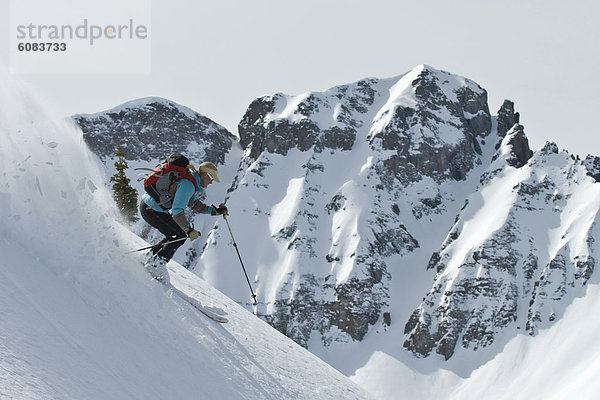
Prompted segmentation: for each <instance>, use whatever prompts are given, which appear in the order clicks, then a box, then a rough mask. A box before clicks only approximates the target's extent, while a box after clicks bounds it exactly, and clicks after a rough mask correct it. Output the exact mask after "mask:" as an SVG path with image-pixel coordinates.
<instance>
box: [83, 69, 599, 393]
mask: <svg viewBox="0 0 600 400" xmlns="http://www.w3.org/2000/svg"><path fill="white" fill-rule="evenodd" d="M161 102H167V101H166V100H161ZM138 103H139V102H138ZM142 103H144V102H142ZM135 104H137V103H134V105H135ZM177 107H181V106H177ZM119 108H120V107H119ZM134 108H135V107H134ZM142 108H143V106H142ZM110 113H112V114H118V112H116V111H115V112H113V111H111V112H110ZM103 118H104V117H103ZM140 121H141V125H140V128H138V129H140V131H144V132H150V131H151V129H152V126H153V125H152V124H153V123H151V124H148V126H147V127H145V125H144V124H145V122H144V121H146V120H145V119H141V120H140ZM78 122H79V124H80V126H82V128H83V129H84V134H85V135H88V134H93V132H94V130H95V129H97V128H96V127H93V126H91V125H85V124H82V123H81V121H78ZM132 123H133V124H135V121H133V122H132ZM171 123H172V124H175V125H176V124H177V120H173V119H172V120H171ZM102 129H104V128H102ZM105 131H106V130H105ZM106 132H108V131H106ZM227 137H229V136H227ZM115 143H117V141H115ZM204 145H205V144H204ZM194 146H195V145H194ZM201 146H202V145H200V147H201ZM224 157H225V158H224V160H225V161H224V165H223V166H222V168H223V169H224V170H225V171H227V172H226V174H227V178H226V179H223V183H222V184H221V186H220V187H216V188H213V187H211V188H210V189H217V190H216V191H215V192H213V193H214V195H215V197H213V198H215V200H214V201H213V200H211V201H212V202H215V203H216V202H220V201H222V199H223V198H227V206H228V207H229V210H230V218H229V221H230V223H231V228H232V230H233V232H234V233H235V238H236V241H237V243H238V245H239V250H240V252H241V255H242V257H243V260H244V264H245V266H246V268H247V269H248V272H249V275H250V278H251V283H252V285H253V287H254V288H255V289H256V291H257V294H258V298H259V304H258V306H257V307H253V306H252V305H251V302H250V296H249V291H248V286H247V284H246V281H245V279H244V278H243V275H242V271H241V269H240V266H239V260H238V259H237V256H236V254H235V251H234V250H233V249H232V247H231V236H230V234H229V231H228V229H227V226H226V225H224V221H222V220H221V219H217V220H216V223H215V224H214V226H213V222H214V221H215V220H210V219H207V218H206V217H198V218H196V221H197V222H196V223H197V225H198V224H202V223H204V224H205V225H204V226H203V229H202V231H203V233H205V235H204V236H203V239H202V241H200V244H199V245H196V247H195V249H194V251H192V252H190V251H188V252H187V253H186V254H178V255H177V256H176V257H180V259H178V260H179V261H181V262H184V263H185V265H186V266H187V267H189V268H190V270H191V271H193V272H194V273H195V274H197V275H199V276H200V277H202V278H204V279H205V280H206V281H208V282H210V283H211V284H212V285H214V286H215V287H216V288H218V289H219V290H221V291H222V292H223V293H225V294H226V295H227V296H229V297H230V298H232V299H234V300H236V301H237V302H238V303H240V304H241V305H242V306H244V307H245V308H246V309H248V310H251V311H252V312H255V313H256V314H258V315H259V316H261V317H262V318H264V319H265V320H266V321H268V322H269V323H270V324H271V325H272V326H274V327H276V328H277V329H278V330H279V331H281V332H283V333H285V335H287V336H289V337H291V338H292V339H293V340H294V341H296V342H297V343H299V344H301V345H302V346H305V347H307V348H308V349H309V350H311V351H312V352H313V353H315V354H317V355H318V356H319V357H321V358H322V359H323V360H326V361H327V362H329V363H330V364H331V365H333V366H334V367H336V368H337V369H338V370H340V371H342V372H344V373H345V374H346V375H354V376H353V379H354V380H355V381H356V382H358V383H360V384H361V385H363V386H364V387H366V388H368V389H369V390H370V391H371V392H373V393H376V394H377V395H379V396H381V398H386V399H387V398H389V399H396V398H411V399H415V398H424V399H425V398H427V399H435V398H440V399H441V398H454V397H452V396H456V397H455V398H461V399H463V398H481V395H482V394H485V391H484V389H482V388H486V387H490V386H493V387H497V388H498V389H497V390H496V392H494V393H495V394H494V395H492V394H487V395H488V396H490V397H489V398H494V399H495V398H501V397H502V396H504V395H505V394H506V395H507V396H508V394H512V395H513V396H514V395H515V393H518V392H517V391H516V390H512V391H508V392H506V393H504V392H502V389H501V385H500V384H499V383H498V382H504V383H508V382H510V377H512V379H518V377H519V373H521V374H526V373H529V371H528V370H527V366H531V365H536V363H539V362H540V360H542V359H543V357H547V358H548V360H556V362H565V363H566V364H567V366H566V367H565V368H569V370H568V371H566V372H565V371H563V370H562V369H561V368H560V367H555V366H554V367H553V366H552V363H548V364H545V365H544V367H543V368H541V369H540V372H539V373H538V374H537V376H536V380H535V382H534V383H533V385H535V386H536V387H537V388H538V389H537V390H538V392H540V393H541V392H543V393H547V394H548V395H549V396H558V394H559V393H560V391H559V390H556V386H553V385H547V386H545V387H544V388H541V386H543V385H544V382H543V381H544V376H545V375H544V374H545V373H546V374H549V375H552V376H555V375H558V374H561V373H562V374H565V375H567V376H569V377H571V378H572V379H576V380H577V382H579V383H578V385H583V384H584V383H585V384H587V385H590V387H592V389H591V392H589V393H588V392H586V391H585V390H578V391H577V393H578V394H579V395H584V397H585V395H589V394H590V393H592V396H591V397H589V398H593V397H594V396H593V393H596V389H599V390H600V388H597V385H595V384H593V378H592V377H593V374H594V373H595V372H597V369H589V368H588V369H587V370H586V371H587V372H586V374H585V375H584V376H583V377H574V372H573V371H572V370H573V369H575V368H584V367H585V366H586V364H585V363H586V361H585V360H588V361H589V360H590V357H592V356H588V355H585V356H583V355H582V354H583V353H584V352H585V349H586V348H589V349H592V350H591V351H592V354H600V353H598V352H597V351H596V350H594V349H596V347H597V346H594V344H593V341H592V339H591V338H590V336H589V335H585V336H584V337H582V341H577V340H575V339H573V340H571V339H569V340H565V338H567V337H569V332H570V330H571V329H573V328H572V325H573V324H574V322H575V321H576V319H577V317H578V316H581V315H585V314H586V313H589V312H590V310H592V309H593V306H594V304H596V303H597V299H598V297H597V292H598V290H597V285H598V282H599V280H598V278H597V276H598V274H597V273H594V268H595V260H596V258H597V253H598V250H599V249H598V246H597V244H596V240H597V237H598V233H599V232H598V228H597V224H596V219H597V214H598V209H599V208H600V203H599V201H600V200H599V196H598V193H597V191H598V190H599V189H598V185H597V182H598V181H599V180H600V159H599V158H597V157H594V156H588V157H587V158H586V159H585V160H581V159H579V157H575V156H572V155H570V154H569V153H568V152H566V151H560V150H559V149H558V146H557V145H556V144H553V143H547V144H546V145H545V146H544V147H543V148H541V149H539V150H537V151H535V152H533V151H532V150H531V149H530V147H529V144H528V141H527V137H526V135H525V129H524V127H523V126H522V125H520V124H519V114H518V113H517V112H515V109H514V104H513V103H512V102H510V101H505V103H504V104H503V105H502V106H501V107H500V110H498V112H497V114H495V115H492V114H491V113H490V111H489V107H488V103H487V93H486V91H485V90H484V89H483V88H482V87H481V86H479V85H478V84H477V83H475V82H473V81H471V80H469V79H466V78H463V77H460V76H457V75H454V74H450V73H448V72H444V71H440V70H437V69H435V68H432V67H430V66H427V65H421V66H418V67H416V68H414V69H413V70H412V71H409V72H408V73H406V74H403V75H400V76H397V77H393V78H388V79H375V78H368V79H363V80H360V81H358V82H355V83H351V84H347V85H341V86H336V87H334V88H331V89H329V90H327V91H324V92H310V93H304V94H301V95H297V96H290V95H285V94H281V93H278V94H274V95H271V96H263V97H261V98H258V99H256V100H255V101H253V102H252V103H251V104H250V105H249V107H248V109H247V111H246V113H245V114H244V115H243V117H242V119H241V121H240V124H239V144H236V143H233V144H232V145H231V150H230V151H228V152H226V155H225V156H224ZM132 160H133V162H134V163H135V162H137V161H136V160H138V161H139V160H140V158H139V157H137V158H134V159H132ZM156 160H157V161H158V159H156ZM107 164H109V163H107ZM213 186H214V185H213ZM209 196H211V194H210V193H209ZM190 254H191V257H190ZM181 258H185V261H184V260H183V259H181ZM594 296H595V297H594ZM581 326H582V327H584V326H585V327H589V329H593V326H595V324H594V323H593V321H588V322H586V323H582V325H581ZM560 340H563V341H566V342H568V343H569V345H570V346H572V347H573V349H574V352H575V353H574V355H573V356H572V357H569V355H568V354H565V353H560V354H556V355H555V356H554V355H553V356H549V355H548V354H544V351H543V347H542V346H543V345H542V344H540V343H556V342H557V341H560ZM586 346H587V347H586ZM504 350H506V351H504ZM573 358H577V361H575V360H573ZM585 368H587V367H585ZM504 369H509V370H510V373H508V374H504V375H503V377H504V378H503V379H500V380H498V379H497V374H498V373H499V372H500V371H502V370H504ZM550 379H551V378H550ZM581 382H584V383H581ZM494 385H495V386H494ZM408 386H410V387H408ZM549 387H553V388H555V390H554V391H552V390H550V389H548V390H547V388H549ZM578 387H581V386H578ZM535 391H536V389H535V388H533V389H531V388H530V390H525V391H523V392H522V393H521V395H522V398H527V396H526V394H529V395H531V393H535ZM475 394H478V395H479V397H477V396H476V395H475ZM529 397H531V396H529ZM555 398H560V397H555Z"/></svg>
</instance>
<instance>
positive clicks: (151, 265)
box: [144, 254, 169, 284]
mask: <svg viewBox="0 0 600 400" xmlns="http://www.w3.org/2000/svg"><path fill="white" fill-rule="evenodd" d="M144 268H145V269H146V271H148V273H149V274H150V275H152V277H153V278H154V279H156V280H157V281H159V282H162V283H164V284H168V283H169V272H168V271H167V261H166V260H165V259H164V258H162V257H160V256H159V255H157V254H150V257H149V258H148V259H147V260H146V262H145V263H144Z"/></svg>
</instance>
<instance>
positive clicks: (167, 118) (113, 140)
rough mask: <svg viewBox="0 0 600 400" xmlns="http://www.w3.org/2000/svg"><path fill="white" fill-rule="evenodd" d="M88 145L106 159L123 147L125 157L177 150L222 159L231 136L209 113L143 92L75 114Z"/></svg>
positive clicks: (148, 158) (201, 157)
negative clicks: (99, 109)
mask: <svg viewBox="0 0 600 400" xmlns="http://www.w3.org/2000/svg"><path fill="white" fill-rule="evenodd" d="M72 118H73V120H74V121H75V122H76V123H77V124H78V125H79V127H80V128H81V130H82V131H83V138H84V140H85V142H86V143H87V145H88V146H89V147H90V149H91V150H92V151H93V152H94V153H96V154H97V155H98V157H99V158H100V159H101V160H103V161H105V160H107V159H108V160H110V159H112V158H113V157H114V154H115V151H116V150H115V149H116V148H117V147H118V146H121V147H123V149H124V151H125V158H126V159H127V160H143V161H151V160H152V161H154V160H161V159H164V158H165V157H166V155H168V154H170V153H172V152H173V151H179V152H181V153H183V154H186V155H188V157H189V158H190V159H194V160H204V159H206V160H210V161H213V162H215V163H219V164H222V163H223V161H224V157H225V154H226V153H227V152H228V151H229V150H230V149H231V145H232V142H233V141H234V140H235V136H233V135H232V134H231V133H230V132H229V131H227V130H226V129H225V128H223V127H222V126H221V125H219V124H217V123H216V122H214V121H212V120H210V119H209V118H207V117H205V116H203V115H201V114H199V113H197V112H195V111H193V110H191V109H189V108H187V107H184V106H182V105H179V104H177V103H175V102H173V101H170V100H167V99H163V98H159V97H147V98H143V99H138V100H133V101H130V102H127V103H124V104H122V105H120V106H117V107H115V108H112V109H110V110H107V111H102V112H98V113H95V114H78V115H74V116H73V117H72Z"/></svg>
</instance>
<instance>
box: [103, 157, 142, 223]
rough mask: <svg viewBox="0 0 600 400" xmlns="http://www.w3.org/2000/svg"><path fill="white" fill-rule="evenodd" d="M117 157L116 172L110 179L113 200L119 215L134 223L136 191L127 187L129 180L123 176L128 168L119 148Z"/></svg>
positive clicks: (135, 218) (135, 217)
mask: <svg viewBox="0 0 600 400" xmlns="http://www.w3.org/2000/svg"><path fill="white" fill-rule="evenodd" d="M116 156H117V157H118V159H117V161H115V167H116V168H117V172H116V173H115V174H114V175H113V176H111V177H110V181H111V182H113V186H112V190H113V198H114V199H115V202H116V203H117V207H119V211H121V214H122V215H123V216H124V217H125V218H126V219H127V220H128V221H129V222H136V221H137V220H138V216H137V196H138V195H137V191H136V190H135V189H134V188H133V187H131V185H129V182H130V179H129V178H127V175H125V170H126V169H127V168H128V165H127V161H125V151H124V150H123V148H122V147H120V146H119V148H118V149H117V154H116Z"/></svg>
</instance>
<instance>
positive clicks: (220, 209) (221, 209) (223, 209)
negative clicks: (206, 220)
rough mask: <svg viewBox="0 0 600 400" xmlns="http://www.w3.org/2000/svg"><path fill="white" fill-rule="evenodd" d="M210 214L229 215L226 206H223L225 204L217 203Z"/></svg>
mask: <svg viewBox="0 0 600 400" xmlns="http://www.w3.org/2000/svg"><path fill="white" fill-rule="evenodd" d="M211 214H212V215H229V212H228V211H227V207H226V206H225V204H219V207H217V208H214V206H213V209H212V212H211Z"/></svg>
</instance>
